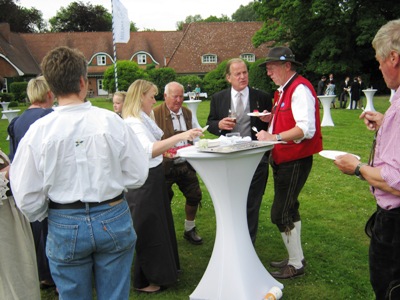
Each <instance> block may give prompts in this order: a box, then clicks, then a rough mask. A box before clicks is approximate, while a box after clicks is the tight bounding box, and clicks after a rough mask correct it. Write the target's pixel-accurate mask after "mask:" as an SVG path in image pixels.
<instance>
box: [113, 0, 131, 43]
mask: <svg viewBox="0 0 400 300" xmlns="http://www.w3.org/2000/svg"><path fill="white" fill-rule="evenodd" d="M112 3H113V16H112V20H113V33H114V43H127V42H129V38H130V21H129V17H128V10H127V9H126V8H125V6H124V5H123V4H122V3H121V2H120V1H119V0H112Z"/></svg>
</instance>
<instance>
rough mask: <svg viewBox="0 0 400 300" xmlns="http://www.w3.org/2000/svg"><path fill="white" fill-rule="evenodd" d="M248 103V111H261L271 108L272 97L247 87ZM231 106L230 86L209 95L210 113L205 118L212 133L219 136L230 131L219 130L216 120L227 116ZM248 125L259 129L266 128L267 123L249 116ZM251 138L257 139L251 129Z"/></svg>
mask: <svg viewBox="0 0 400 300" xmlns="http://www.w3.org/2000/svg"><path fill="white" fill-rule="evenodd" d="M249 104H250V112H253V111H254V110H255V109H257V110H258V111H260V112H262V111H264V110H267V111H271V110H272V97H271V95H269V94H267V93H265V92H263V91H260V90H256V89H253V88H250V87H249ZM230 108H231V88H228V89H225V90H222V91H220V92H218V93H216V94H214V95H212V96H211V102H210V113H209V115H208V119H207V125H209V127H208V131H209V132H210V133H212V134H214V135H217V136H220V135H225V134H226V133H228V132H230V131H227V130H220V129H219V128H218V122H219V121H220V120H222V119H223V118H226V117H228V113H229V109H230ZM249 118H250V123H251V124H250V126H251V127H253V126H255V127H257V129H258V130H259V131H260V130H267V129H268V123H265V122H263V121H261V120H260V119H259V118H258V117H249ZM251 138H252V139H253V140H257V138H256V133H255V132H254V131H253V130H251Z"/></svg>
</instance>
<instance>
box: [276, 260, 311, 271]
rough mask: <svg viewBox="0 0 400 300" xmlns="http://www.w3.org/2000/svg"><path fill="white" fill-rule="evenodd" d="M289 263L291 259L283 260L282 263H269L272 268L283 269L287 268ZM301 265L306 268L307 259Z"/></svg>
mask: <svg viewBox="0 0 400 300" xmlns="http://www.w3.org/2000/svg"><path fill="white" fill-rule="evenodd" d="M288 262H289V258H286V259H284V260H281V261H271V262H270V263H269V265H270V266H271V267H273V268H278V269H281V268H283V267H285V266H286V265H287V264H288ZM301 263H302V264H303V267H305V266H306V264H307V263H306V259H305V258H303V259H302V260H301Z"/></svg>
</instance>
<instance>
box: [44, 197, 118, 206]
mask: <svg viewBox="0 0 400 300" xmlns="http://www.w3.org/2000/svg"><path fill="white" fill-rule="evenodd" d="M123 197H124V194H120V195H118V196H116V197H114V198H112V199H108V200H106V201H103V202H82V201H80V200H78V201H75V202H72V203H65V204H62V203H57V202H54V201H52V200H51V199H50V203H49V208H52V209H82V208H86V204H88V205H89V207H96V206H100V205H104V204H112V203H113V202H117V201H119V200H122V198H123Z"/></svg>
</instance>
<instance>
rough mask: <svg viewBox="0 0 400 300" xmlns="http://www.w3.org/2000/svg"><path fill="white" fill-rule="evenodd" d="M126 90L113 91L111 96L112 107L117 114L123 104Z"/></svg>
mask: <svg viewBox="0 0 400 300" xmlns="http://www.w3.org/2000/svg"><path fill="white" fill-rule="evenodd" d="M125 96H126V92H124V91H121V92H115V93H114V96H113V109H114V112H116V113H117V114H118V115H119V116H121V114H122V106H123V105H124V100H125Z"/></svg>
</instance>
